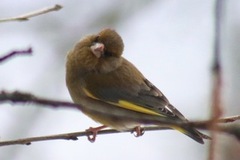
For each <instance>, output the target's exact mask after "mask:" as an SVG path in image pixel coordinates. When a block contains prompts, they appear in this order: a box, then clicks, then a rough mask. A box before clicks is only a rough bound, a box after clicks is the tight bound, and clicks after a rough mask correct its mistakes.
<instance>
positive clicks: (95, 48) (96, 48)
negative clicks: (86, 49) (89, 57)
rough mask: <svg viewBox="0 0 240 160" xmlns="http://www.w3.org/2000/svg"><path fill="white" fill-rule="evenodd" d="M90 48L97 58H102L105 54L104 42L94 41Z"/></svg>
mask: <svg viewBox="0 0 240 160" xmlns="http://www.w3.org/2000/svg"><path fill="white" fill-rule="evenodd" d="M90 48H91V50H92V52H93V54H94V55H95V56H96V57H97V58H100V57H101V56H102V55H103V54H104V44H102V43H94V44H93V45H92V46H91V47H90Z"/></svg>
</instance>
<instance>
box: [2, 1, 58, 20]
mask: <svg viewBox="0 0 240 160" xmlns="http://www.w3.org/2000/svg"><path fill="white" fill-rule="evenodd" d="M61 8H62V6H61V5H59V4H56V5H54V6H52V7H46V8H43V9H40V10H37V11H33V12H30V13H26V14H23V15H20V16H16V17H11V18H4V19H0V23H1V22H9V21H27V20H29V18H31V17H35V16H39V15H41V14H46V13H48V12H52V11H58V10H60V9H61Z"/></svg>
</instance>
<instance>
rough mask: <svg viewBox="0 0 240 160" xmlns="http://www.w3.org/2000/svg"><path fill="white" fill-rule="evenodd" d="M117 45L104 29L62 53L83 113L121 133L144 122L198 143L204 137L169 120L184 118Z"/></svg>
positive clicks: (117, 40)
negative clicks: (174, 130) (172, 130)
mask: <svg viewBox="0 0 240 160" xmlns="http://www.w3.org/2000/svg"><path fill="white" fill-rule="evenodd" d="M123 49H124V44H123V41H122V38H121V37H120V36H119V35H118V33H117V32H116V31H114V30H112V29H104V30H102V31H101V32H99V33H98V34H93V35H89V36H86V37H85V38H83V39H82V40H80V42H78V43H77V44H76V45H75V47H74V48H73V49H72V50H71V51H70V52H69V53H68V56H67V63H66V83H67V87H68V90H69V92H70V95H71V97H72V99H73V101H74V102H75V103H76V104H79V105H81V106H82V107H81V108H80V109H81V111H82V112H83V113H84V114H86V115H87V116H89V117H91V118H92V119H93V120H95V121H97V122H99V123H101V124H103V125H104V126H103V127H99V128H96V129H101V128H104V127H105V126H106V127H110V128H113V129H116V130H118V131H124V130H129V129H136V130H138V129H139V128H140V127H144V126H148V125H156V126H164V127H169V128H172V129H176V130H178V131H180V132H182V133H184V134H185V135H187V136H189V137H191V138H192V139H194V140H195V141H197V142H199V143H202V144H203V143H204V142H203V138H206V137H205V135H203V134H202V133H200V132H199V131H197V130H196V129H194V128H192V127H190V126H189V125H187V126H186V127H185V126H184V127H180V126H177V125H172V124H171V123H174V122H187V119H186V118H185V117H184V116H183V115H182V114H181V113H180V112H179V111H178V110H177V109H176V108H175V107H173V106H172V105H171V104H170V103H169V101H168V99H167V98H166V97H165V96H164V95H163V93H162V92H161V91H160V90H159V89H157V88H156V87H155V86H154V85H153V84H152V83H151V82H149V81H148V80H147V79H146V78H145V77H144V76H143V74H142V73H141V72H140V71H139V70H138V69H137V68H136V67H135V66H134V65H133V64H132V63H130V62H129V61H128V60H126V59H125V58H123V57H122V53H123ZM138 134H139V133H138ZM140 134H141V133H140ZM94 139H95V137H94V138H93V139H92V141H94Z"/></svg>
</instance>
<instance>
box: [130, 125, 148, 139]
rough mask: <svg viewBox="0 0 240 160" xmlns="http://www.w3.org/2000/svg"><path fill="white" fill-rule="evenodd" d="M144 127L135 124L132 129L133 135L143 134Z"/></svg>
mask: <svg viewBox="0 0 240 160" xmlns="http://www.w3.org/2000/svg"><path fill="white" fill-rule="evenodd" d="M144 132H145V131H144V128H142V127H140V126H137V127H135V128H134V129H133V131H132V133H133V134H134V136H135V137H140V136H142V135H143V134H144Z"/></svg>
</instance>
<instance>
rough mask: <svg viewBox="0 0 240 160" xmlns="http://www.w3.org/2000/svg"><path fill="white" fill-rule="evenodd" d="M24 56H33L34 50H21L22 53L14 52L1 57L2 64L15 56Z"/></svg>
mask: <svg viewBox="0 0 240 160" xmlns="http://www.w3.org/2000/svg"><path fill="white" fill-rule="evenodd" d="M24 54H28V55H30V54H32V48H31V47H30V48H28V49H26V50H21V51H12V52H10V53H8V54H6V55H5V56H3V57H0V63H1V62H3V61H5V60H7V59H9V58H11V57H13V56H15V55H24Z"/></svg>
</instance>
